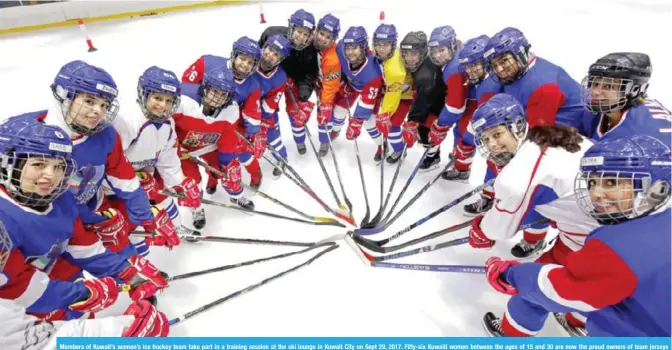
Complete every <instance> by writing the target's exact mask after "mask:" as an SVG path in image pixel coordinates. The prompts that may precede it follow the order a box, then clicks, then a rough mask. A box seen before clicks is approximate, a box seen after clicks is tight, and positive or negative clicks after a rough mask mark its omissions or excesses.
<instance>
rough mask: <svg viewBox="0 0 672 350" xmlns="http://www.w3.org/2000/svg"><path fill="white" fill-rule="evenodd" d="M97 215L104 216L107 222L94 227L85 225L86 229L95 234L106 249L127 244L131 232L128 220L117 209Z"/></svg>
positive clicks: (93, 225)
mask: <svg viewBox="0 0 672 350" xmlns="http://www.w3.org/2000/svg"><path fill="white" fill-rule="evenodd" d="M96 214H98V215H101V216H104V217H106V218H107V220H105V221H103V222H101V223H98V224H92V225H84V229H85V230H87V231H89V232H93V233H95V234H96V235H97V236H98V238H99V239H100V241H101V242H103V245H104V246H105V247H108V248H110V247H118V246H119V245H120V243H126V242H127V241H128V240H127V239H126V237H128V233H129V231H130V230H131V227H130V225H129V224H128V221H126V218H124V216H123V215H122V214H121V213H120V212H119V211H118V210H116V209H108V210H103V211H100V212H96Z"/></svg>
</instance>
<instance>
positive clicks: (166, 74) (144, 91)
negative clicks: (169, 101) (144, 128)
mask: <svg viewBox="0 0 672 350" xmlns="http://www.w3.org/2000/svg"><path fill="white" fill-rule="evenodd" d="M152 93H161V94H166V95H170V96H172V97H173V105H172V106H171V107H170V109H168V110H166V111H165V113H164V114H163V115H156V114H153V113H152V112H150V111H149V110H148V109H147V101H148V100H149V95H150V94H152ZM180 95H181V89H180V81H179V80H177V77H176V76H175V73H173V72H171V71H169V70H165V69H162V68H159V67H157V66H151V67H149V68H147V70H145V71H144V72H143V73H142V75H141V76H140V78H139V79H138V99H137V102H138V104H139V105H140V109H141V110H142V113H143V114H144V115H145V117H146V118H147V119H149V120H151V121H153V122H159V123H160V122H163V121H165V120H166V119H168V118H170V117H172V116H173V114H175V111H176V110H177V108H178V107H179V106H180Z"/></svg>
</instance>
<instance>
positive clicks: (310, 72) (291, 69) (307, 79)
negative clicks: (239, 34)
mask: <svg viewBox="0 0 672 350" xmlns="http://www.w3.org/2000/svg"><path fill="white" fill-rule="evenodd" d="M288 31H289V28H288V27H280V26H274V27H268V28H266V30H264V32H263V33H262V34H261V38H260V39H259V47H264V43H266V40H268V38H269V37H271V36H273V35H276V34H282V35H284V36H285V37H287V32H288ZM280 65H281V67H282V69H284V70H285V72H286V73H287V76H289V78H291V79H292V80H294V83H295V84H296V86H297V87H298V89H299V100H300V101H307V100H308V99H309V98H310V96H311V95H312V94H313V90H315V86H316V84H317V79H318V75H319V68H318V61H317V49H315V47H314V46H313V45H312V43H311V44H310V45H309V46H308V47H306V48H305V49H303V50H301V51H297V50H294V49H292V51H291V53H290V55H289V57H287V58H286V59H285V60H284V61H282V63H281V64H280Z"/></svg>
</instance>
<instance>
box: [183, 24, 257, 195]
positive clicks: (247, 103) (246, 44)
mask: <svg viewBox="0 0 672 350" xmlns="http://www.w3.org/2000/svg"><path fill="white" fill-rule="evenodd" d="M260 59H261V49H259V45H258V44H257V42H256V41H254V40H252V39H250V38H248V37H245V36H244V37H241V38H239V39H238V40H236V41H235V42H234V43H233V48H232V50H231V58H230V59H229V58H224V57H220V56H213V55H204V56H201V57H200V58H199V59H198V60H197V61H196V62H194V63H193V64H192V65H191V66H190V67H189V68H188V69H187V70H186V71H185V72H184V75H183V76H182V81H183V82H185V80H186V82H189V83H194V84H200V83H201V82H202V80H203V76H204V74H205V72H206V71H207V70H208V69H209V67H214V66H218V65H224V66H227V67H228V68H229V69H230V70H231V72H232V73H233V76H234V78H235V81H236V94H235V96H234V99H235V101H236V103H237V104H238V105H239V106H241V113H240V114H241V116H240V118H239V120H238V122H237V123H236V124H237V129H238V131H239V132H240V133H241V135H243V136H245V137H247V138H248V139H249V141H250V142H252V143H253V144H254V145H255V147H254V149H251V148H250V147H248V146H247V143H245V142H244V141H243V140H240V145H239V149H238V152H239V153H240V154H239V155H238V158H239V161H240V162H241V164H243V165H244V166H245V169H246V170H247V172H248V173H249V174H250V186H251V187H253V188H259V187H260V186H261V180H262V177H263V176H262V172H261V167H260V166H259V160H258V158H260V157H261V155H262V154H263V152H264V150H265V149H266V138H267V135H266V134H264V133H262V132H261V111H260V105H261V102H260V98H261V86H260V85H259V81H257V78H256V76H255V73H256V71H257V67H258V65H259V60H260ZM208 182H209V183H214V182H215V179H214V178H213V175H212V174H210V175H209V177H208ZM215 191H217V186H208V187H207V188H206V192H207V193H208V194H214V193H215Z"/></svg>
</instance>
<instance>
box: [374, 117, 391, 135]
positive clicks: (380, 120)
mask: <svg viewBox="0 0 672 350" xmlns="http://www.w3.org/2000/svg"><path fill="white" fill-rule="evenodd" d="M391 127H392V121H391V120H390V113H383V114H377V115H376V128H378V131H380V133H381V134H383V137H384V138H388V136H390V128H391Z"/></svg>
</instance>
